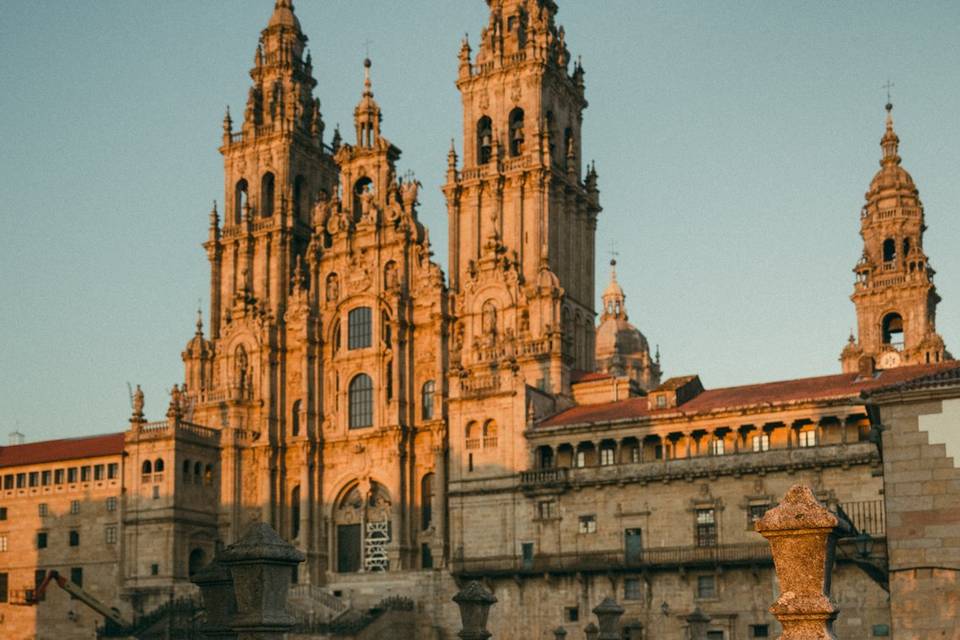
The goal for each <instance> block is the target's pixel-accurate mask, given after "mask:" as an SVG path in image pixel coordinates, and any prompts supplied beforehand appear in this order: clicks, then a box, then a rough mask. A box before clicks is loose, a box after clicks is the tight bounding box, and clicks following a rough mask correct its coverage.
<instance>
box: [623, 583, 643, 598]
mask: <svg viewBox="0 0 960 640" xmlns="http://www.w3.org/2000/svg"><path fill="white" fill-rule="evenodd" d="M641 597H642V593H641V589H640V578H627V579H626V580H624V581H623V599H624V600H639V599H640V598H641Z"/></svg>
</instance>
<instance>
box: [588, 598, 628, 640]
mask: <svg viewBox="0 0 960 640" xmlns="http://www.w3.org/2000/svg"><path fill="white" fill-rule="evenodd" d="M593 613H594V615H596V616H597V620H598V621H599V622H600V633H599V635H598V636H597V638H598V640H620V616H622V615H623V607H621V606H620V605H618V604H617V601H616V600H614V599H613V598H611V597H610V596H607V597H606V598H604V599H603V601H602V602H600V604H598V605H597V606H596V607H595V608H594V610H593Z"/></svg>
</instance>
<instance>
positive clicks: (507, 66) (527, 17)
mask: <svg viewBox="0 0 960 640" xmlns="http://www.w3.org/2000/svg"><path fill="white" fill-rule="evenodd" d="M487 4H488V5H489V7H490V19H489V22H488V23H487V26H486V27H485V28H484V29H483V31H482V35H481V42H480V48H479V51H478V52H477V54H476V56H475V58H474V56H473V52H472V50H471V48H470V45H469V43H468V42H467V41H466V40H464V42H463V45H462V47H461V50H460V66H459V77H458V80H457V88H458V89H459V90H460V93H461V96H462V100H463V146H462V148H463V158H462V161H463V163H462V167H458V158H457V155H456V152H455V151H454V150H453V149H451V152H450V156H449V159H448V160H449V162H448V171H447V184H446V186H445V187H444V193H445V194H446V198H447V209H448V218H449V230H450V235H449V238H450V248H449V256H450V267H449V272H450V283H451V289H452V290H453V291H454V292H455V293H456V294H457V295H458V296H459V302H458V305H459V308H458V313H457V315H458V318H459V321H460V322H461V325H460V326H459V327H458V328H457V330H458V331H459V332H460V338H459V341H460V344H459V345H458V346H460V347H462V348H461V363H462V364H463V366H465V367H469V366H470V365H471V364H477V363H480V362H483V363H484V364H485V365H486V364H490V363H495V362H503V361H504V360H508V359H509V358H510V357H511V356H510V355H508V354H513V353H515V352H517V353H521V352H522V354H524V355H527V356H532V357H530V358H528V360H529V365H530V366H529V367H527V366H526V365H525V364H524V362H522V361H520V360H522V358H521V359H519V360H518V364H519V367H520V369H521V370H523V371H524V377H525V378H527V379H528V382H529V383H530V384H531V385H534V386H538V387H540V388H541V389H543V390H544V391H549V392H553V393H564V392H565V391H566V390H568V388H569V373H570V371H571V370H574V369H579V370H592V368H593V353H594V315H595V313H594V308H593V307H594V295H595V285H594V241H595V232H596V222H597V215H598V214H599V212H600V204H599V192H598V190H597V176H596V173H595V171H594V170H593V169H592V168H591V169H589V170H587V171H586V172H585V171H584V166H583V158H582V143H581V123H582V118H583V110H584V109H585V108H586V107H587V101H586V98H585V96H584V70H583V67H582V66H581V65H580V64H579V62H577V63H575V64H573V65H572V67H573V68H572V71H571V70H570V67H571V59H570V52H569V50H568V49H567V45H566V42H565V34H564V30H563V28H562V27H559V26H557V24H556V22H555V17H556V12H557V5H556V3H555V2H554V1H553V0H487ZM455 339H456V335H455ZM537 341H540V342H542V344H539V343H538V345H537V346H536V347H529V346H527V344H528V343H532V342H537Z"/></svg>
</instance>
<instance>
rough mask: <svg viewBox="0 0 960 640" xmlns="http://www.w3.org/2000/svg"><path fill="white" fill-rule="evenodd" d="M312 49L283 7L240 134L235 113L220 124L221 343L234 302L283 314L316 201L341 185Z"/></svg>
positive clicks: (217, 299) (215, 270)
mask: <svg viewBox="0 0 960 640" xmlns="http://www.w3.org/2000/svg"><path fill="white" fill-rule="evenodd" d="M306 44H307V37H306V36H305V35H304V34H303V32H302V31H301V29H300V21H299V20H298V19H297V17H296V15H295V14H294V11H293V3H292V2H291V0H276V4H275V6H274V11H273V15H272V16H271V18H270V22H269V23H268V25H267V28H266V29H264V30H263V31H262V32H261V35H260V42H259V44H258V45H257V49H256V53H255V55H254V66H253V68H252V69H251V70H250V78H251V79H252V80H253V85H252V86H251V87H250V91H249V93H248V96H247V105H246V109H245V111H244V116H243V122H242V123H241V125H240V130H239V131H234V129H233V119H232V117H231V116H230V112H229V110H228V111H227V115H226V116H225V117H224V120H223V143H222V146H221V147H220V153H221V154H222V155H223V158H224V179H225V185H224V189H225V198H224V207H223V221H222V222H223V227H222V230H220V229H218V228H217V223H218V220H217V218H216V216H213V217H212V221H211V230H210V240H209V241H208V243H207V245H206V247H207V253H208V257H209V259H210V262H211V267H212V269H211V272H212V274H213V277H212V280H213V281H212V282H211V292H210V294H211V318H210V322H211V335H212V336H213V337H214V338H216V337H218V336H219V335H220V332H221V329H222V325H223V323H224V322H225V321H227V318H226V317H227V316H228V315H229V314H230V313H231V307H234V306H236V305H237V304H244V303H247V304H248V303H250V302H252V301H256V302H257V303H258V304H259V305H260V307H261V308H262V309H264V310H269V311H270V312H271V314H272V315H273V317H275V318H276V317H280V316H281V315H282V313H283V310H284V309H285V307H286V299H287V295H288V292H289V287H288V284H289V282H290V280H291V277H292V276H293V271H294V269H295V265H296V263H297V261H298V259H300V258H302V256H303V254H304V253H305V251H306V247H307V245H308V243H309V239H310V227H309V225H310V212H311V207H312V204H313V202H314V201H315V200H316V198H317V196H318V195H320V194H321V193H329V192H330V190H331V188H332V185H334V184H335V182H336V166H335V164H334V162H333V158H332V156H331V153H330V151H331V150H330V149H329V148H328V147H326V146H325V145H324V143H323V131H324V124H323V120H322V118H321V116H320V101H319V100H317V99H315V98H314V97H313V89H314V87H315V86H316V84H317V82H316V80H314V79H313V67H312V63H311V56H310V53H309V52H307V51H306Z"/></svg>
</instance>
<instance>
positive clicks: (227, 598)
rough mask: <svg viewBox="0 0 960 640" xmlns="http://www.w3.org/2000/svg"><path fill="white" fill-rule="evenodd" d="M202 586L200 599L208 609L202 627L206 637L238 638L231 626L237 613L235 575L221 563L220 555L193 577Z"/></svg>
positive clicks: (234, 639) (224, 639)
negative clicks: (234, 588)
mask: <svg viewBox="0 0 960 640" xmlns="http://www.w3.org/2000/svg"><path fill="white" fill-rule="evenodd" d="M191 582H193V584H195V585H197V586H198V587H200V599H201V600H202V601H203V608H204V611H206V622H204V624H203V626H202V627H201V628H200V631H201V632H202V633H203V637H204V638H209V639H210V640H214V639H222V640H236V637H237V634H236V633H234V631H233V630H232V629H231V628H230V624H231V622H232V621H233V617H234V616H235V615H236V614H237V601H236V596H235V594H234V592H233V577H232V576H231V575H230V571H229V570H228V569H227V568H226V567H224V566H223V565H222V564H221V563H220V559H219V558H218V557H214V559H213V562H211V563H210V564H208V565H207V566H206V567H204V568H203V569H202V570H200V571H199V572H198V573H197V574H195V575H194V576H193V578H191Z"/></svg>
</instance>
